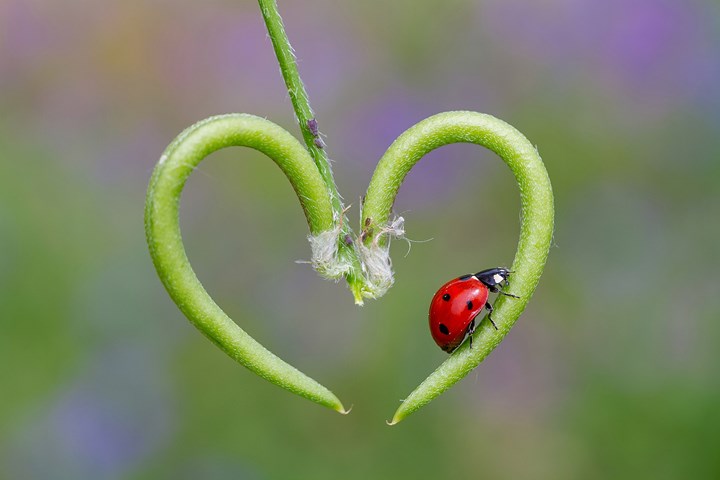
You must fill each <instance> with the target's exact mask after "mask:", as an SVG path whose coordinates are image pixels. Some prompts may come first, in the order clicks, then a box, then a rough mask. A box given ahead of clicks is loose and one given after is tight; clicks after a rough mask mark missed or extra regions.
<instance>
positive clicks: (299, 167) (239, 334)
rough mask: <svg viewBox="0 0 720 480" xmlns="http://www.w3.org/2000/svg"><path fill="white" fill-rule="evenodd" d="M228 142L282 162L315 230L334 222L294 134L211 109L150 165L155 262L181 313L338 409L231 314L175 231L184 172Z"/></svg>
mask: <svg viewBox="0 0 720 480" xmlns="http://www.w3.org/2000/svg"><path fill="white" fill-rule="evenodd" d="M230 146H243V147H250V148H253V149H255V150H258V151H260V152H262V153H264V154H265V155H267V156H268V157H270V158H271V159H272V160H273V161H274V162H275V163H276V164H277V165H278V166H279V167H280V169H281V170H282V171H283V173H284V174H285V175H286V176H287V178H288V180H290V183H291V184H292V186H293V188H294V189H295V193H296V194H297V196H298V199H299V200H300V204H301V205H302V208H303V210H304V212H305V217H306V218H307V222H308V225H309V226H310V232H311V233H312V234H313V235H317V234H320V233H322V232H325V231H328V230H330V229H332V228H333V225H334V219H333V210H332V206H331V204H330V199H329V197H328V194H327V188H326V185H325V182H324V181H323V178H322V177H321V176H320V173H319V172H318V170H317V168H316V166H315V164H314V163H313V160H312V158H310V155H309V154H308V152H307V151H306V150H305V148H303V146H302V145H301V144H300V143H299V142H298V141H297V140H296V139H295V137H293V136H292V135H291V134H290V133H288V132H287V131H286V130H284V129H283V128H281V127H279V126H278V125H276V124H274V123H272V122H270V121H268V120H265V119H262V118H260V117H256V116H253V115H245V114H231V115H221V116H217V117H212V118H208V119H206V120H203V121H201V122H198V123H196V124H195V125H193V126H192V127H190V128H188V129H187V130H185V131H184V132H183V133H181V134H180V135H179V136H178V137H177V138H176V139H175V140H174V141H173V142H172V143H171V144H170V146H168V148H167V150H165V153H164V154H163V156H162V157H161V158H160V161H159V162H158V164H157V167H155V171H154V172H153V176H152V179H151V180H150V186H149V188H148V193H147V201H146V204H145V233H146V236H147V242H148V245H149V247H150V254H151V256H152V259H153V262H154V264H155V268H156V269H157V272H158V275H159V276H160V279H161V280H162V282H163V284H164V285H165V288H166V289H167V291H168V293H169V294H170V296H171V297H172V299H173V301H174V302H175V303H176V304H177V305H178V306H179V307H180V309H181V310H182V312H183V313H184V314H185V316H186V317H187V318H188V319H189V320H190V321H191V322H192V323H193V324H194V325H195V326H196V327H197V328H198V330H200V331H201V332H202V333H203V334H205V336H207V337H208V338H209V339H210V340H212V341H213V342H214V343H215V344H216V345H217V346H218V347H220V348H221V349H222V350H223V351H224V352H225V353H227V354H228V355H229V356H230V357H232V358H233V359H235V360H236V361H237V362H238V363H240V364H242V365H244V366H245V367H247V368H248V369H250V370H251V371H253V372H255V373H256V374H258V375H260V376H261V377H263V378H265V379H267V380H269V381H270V382H272V383H274V384H276V385H278V386H280V387H283V388H285V389H287V390H290V391H291V392H293V393H296V394H298V395H301V396H303V397H305V398H307V399H309V400H312V401H314V402H317V403H319V404H321V405H325V406H326V407H330V408H332V409H335V410H337V411H338V412H341V413H344V412H345V409H344V407H343V405H342V403H340V400H338V398H337V397H336V396H335V395H333V393H332V392H331V391H330V390H328V389H327V388H325V387H324V386H322V385H320V384H319V383H318V382H316V381H315V380H313V379H312V378H310V377H307V376H306V375H304V374H303V373H302V372H300V371H299V370H297V369H296V368H294V367H292V366H291V365H288V364H287V363H285V362H284V361H282V360H281V359H280V358H278V357H277V356H275V355H274V354H272V353H271V352H269V351H268V350H267V349H265V348H264V347H263V346H262V345H260V344H259V343H258V342H257V341H255V340H254V339H253V338H252V337H251V336H250V335H248V334H247V333H245V331H244V330H243V329H241V328H240V327H239V326H238V325H237V324H236V323H235V322H233V321H232V320H231V319H230V318H229V317H228V316H227V315H226V314H225V312H223V311H222V309H221V308H220V307H219V306H218V305H217V304H216V303H215V302H214V301H213V300H212V298H211V297H210V295H209V294H208V293H207V292H206V291H205V289H204V288H203V286H202V284H201V283H200V280H198V278H197V276H196V275H195V272H194V271H193V269H192V267H191V266H190V262H189V261H188V258H187V255H186V254H185V248H184V246H183V242H182V238H181V235H180V225H179V218H178V209H179V205H180V195H181V193H182V190H183V187H184V186H185V182H186V180H187V178H188V177H189V176H190V174H191V173H192V171H193V170H194V169H195V168H196V167H197V166H198V164H199V163H200V162H201V161H202V160H203V159H204V158H205V157H207V156H208V155H210V154H211V153H213V152H215V151H217V150H220V149H221V148H225V147H230Z"/></svg>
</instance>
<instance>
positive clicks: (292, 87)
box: [258, 0, 365, 305]
mask: <svg viewBox="0 0 720 480" xmlns="http://www.w3.org/2000/svg"><path fill="white" fill-rule="evenodd" d="M258 3H259V5H260V10H261V12H262V16H263V19H264V20H265V25H266V27H267V30H268V35H269V36H270V40H271V41H272V45H273V49H274V50H275V55H276V56H277V59H278V63H279V64H280V71H281V72H282V76H283V79H284V80H285V86H286V87H287V90H288V94H289V95H290V101H291V102H292V106H293V109H294V110H295V116H296V117H297V121H298V124H299V126H300V131H301V132H302V136H303V139H304V140H305V145H306V146H307V149H308V151H309V152H310V156H311V157H312V159H313V161H314V162H315V165H316V166H317V169H318V171H319V172H320V176H321V177H322V178H323V180H324V181H325V185H326V186H327V190H328V194H329V195H330V201H331V204H332V208H333V214H334V217H335V221H336V226H337V227H339V233H338V256H339V257H340V258H342V259H345V260H349V261H350V262H351V264H352V269H351V271H350V272H349V273H347V274H346V275H345V278H346V280H347V282H348V285H349V286H350V290H351V291H352V293H353V296H354V297H355V303H356V304H358V305H362V303H363V300H362V297H363V292H364V291H365V287H364V285H365V282H364V280H363V278H362V276H361V274H360V272H361V267H360V262H359V260H358V258H357V255H356V254H355V251H354V249H353V247H352V245H348V244H347V243H346V242H345V241H344V239H346V238H350V239H354V238H355V235H354V234H353V231H352V229H351V228H350V225H349V224H348V222H347V220H346V219H345V211H344V206H343V202H342V198H341V197H340V194H339V193H338V190H337V186H336V185H335V179H334V178H333V173H332V169H331V168H330V162H329V160H328V157H327V153H326V152H325V150H324V148H321V147H319V146H318V145H317V144H316V143H315V142H316V140H319V137H318V136H317V135H316V133H317V132H313V131H312V130H311V128H310V124H309V123H308V122H310V120H314V119H315V114H314V113H313V110H312V108H311V107H310V100H309V99H308V95H307V92H306V91H305V85H304V84H303V82H302V79H301V78H300V72H299V71H298V67H297V62H296V61H295V54H294V53H293V49H292V46H291V45H290V40H289V39H288V37H287V33H285V26H284V25H283V22H282V18H281V17H280V13H279V12H278V8H277V2H276V1H275V0H258Z"/></svg>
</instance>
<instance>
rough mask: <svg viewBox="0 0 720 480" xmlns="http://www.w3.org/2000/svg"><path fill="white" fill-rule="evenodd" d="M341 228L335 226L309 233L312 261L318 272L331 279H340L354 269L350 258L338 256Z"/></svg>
mask: <svg viewBox="0 0 720 480" xmlns="http://www.w3.org/2000/svg"><path fill="white" fill-rule="evenodd" d="M339 233H340V228H339V227H338V228H333V229H332V230H327V231H325V232H321V233H319V234H317V235H309V236H308V241H309V242H310V249H311V250H312V258H311V260H310V263H311V264H312V266H313V268H314V269H315V271H316V272H318V273H319V274H320V275H321V276H323V277H325V278H328V279H330V280H336V281H337V280H340V279H341V278H343V276H344V275H345V274H346V273H348V272H349V271H350V270H351V269H352V264H351V263H350V261H349V260H345V259H341V258H339V257H338V235H339Z"/></svg>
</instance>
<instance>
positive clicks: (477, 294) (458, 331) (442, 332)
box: [429, 276, 488, 353]
mask: <svg viewBox="0 0 720 480" xmlns="http://www.w3.org/2000/svg"><path fill="white" fill-rule="evenodd" d="M487 298H488V289H487V287H486V286H485V285H483V283H482V282H480V281H478V279H477V278H475V277H473V276H470V277H467V276H466V277H461V278H459V279H455V280H451V281H450V282H448V283H446V284H445V285H443V286H442V287H440V289H439V290H438V291H437V293H436V294H435V296H434V297H433V299H432V302H431V303H430V312H429V321H430V333H431V335H432V337H433V339H434V340H435V343H437V344H438V345H439V346H440V348H442V349H443V350H445V351H446V352H448V353H449V352H452V351H453V350H454V349H455V348H457V346H458V345H460V344H461V343H462V342H463V340H464V339H465V337H466V334H467V331H468V327H469V326H470V323H472V321H473V320H474V319H475V317H476V316H477V315H478V314H479V313H480V312H481V311H482V309H483V308H484V307H485V302H487Z"/></svg>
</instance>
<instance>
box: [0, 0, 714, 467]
mask: <svg viewBox="0 0 720 480" xmlns="http://www.w3.org/2000/svg"><path fill="white" fill-rule="evenodd" d="M280 9H281V13H282V14H283V16H284V18H285V21H286V27H287V31H288V34H289V36H290V39H291V41H292V42H293V46H294V47H295V50H296V52H297V55H298V59H299V66H300V72H301V74H302V76H303V79H304V82H305V84H306V86H307V88H308V91H309V94H310V97H311V100H312V103H313V107H314V109H315V110H316V113H317V117H318V119H319V122H320V129H321V131H322V132H323V133H324V134H325V135H326V137H325V140H326V142H327V144H328V151H329V154H330V156H331V157H332V158H333V160H334V161H335V163H334V170H335V175H336V179H337V183H338V186H339V188H340V191H341V193H342V194H343V195H344V196H345V198H346V201H347V202H348V203H354V204H355V207H357V200H356V199H358V198H359V197H360V196H361V195H362V194H363V193H364V190H365V188H366V187H367V183H368V181H369V179H370V176H371V174H372V171H373V169H374V166H375V164H376V162H377V160H378V158H379V157H380V156H381V155H382V153H383V152H384V151H385V149H386V148H387V147H388V146H389V145H390V143H391V142H392V140H393V139H394V138H395V137H396V136H397V135H399V134H400V133H402V132H403V131H404V130H405V129H407V128H409V127H410V126H412V125H413V124H414V123H416V122H418V121H420V120H422V119H423V118H425V117H426V116H429V115H432V114H434V113H437V112H441V111H447V110H458V109H463V110H477V111H481V112H485V113H490V114H493V115H496V116H498V117H500V118H502V119H504V120H506V121H508V122H510V123H511V124H513V125H514V126H515V127H517V128H518V129H520V130H521V131H522V132H523V133H525V134H526V135H527V136H528V138H529V139H530V140H531V141H532V142H533V143H535V144H537V146H538V149H539V151H540V153H541V154H542V156H543V159H544V161H545V162H546V166H547V168H548V171H549V173H550V177H551V179H552V181H553V186H554V189H555V195H556V208H557V212H556V234H555V247H554V248H553V249H552V252H551V256H550V259H549V263H548V267H547V269H546V274H545V275H544V277H543V279H542V281H541V283H540V287H539V289H538V291H537V293H536V296H535V297H534V298H533V300H532V302H531V303H530V305H529V308H528V310H527V311H526V313H525V314H524V315H523V317H522V319H521V320H520V321H519V323H518V324H517V325H516V327H515V328H514V329H513V331H512V332H511V334H510V335H509V336H508V338H507V339H506V340H505V341H504V342H503V344H502V345H501V346H500V347H499V348H498V349H497V350H496V351H495V352H494V353H493V354H492V355H491V356H490V357H489V358H488V360H486V362H485V363H483V364H482V365H481V366H480V367H479V368H478V369H477V370H476V371H474V372H472V373H471V374H470V375H469V376H468V377H467V379H465V380H464V381H463V382H461V383H460V384H459V385H458V386H457V387H456V388H454V389H452V390H451V391H449V392H448V393H446V394H444V395H443V396H442V397H440V398H438V399H437V400H436V401H434V402H433V403H432V404H430V405H428V406H427V407H425V408H424V409H423V410H422V411H420V412H418V413H417V414H416V415H414V416H413V417H411V418H409V419H408V420H407V421H406V422H404V423H402V424H400V425H398V426H397V427H394V428H392V429H389V428H388V427H386V426H385V425H384V422H383V420H384V419H385V418H388V417H389V416H390V415H391V414H392V412H393V411H394V409H395V408H396V406H397V405H398V402H397V401H398V399H400V398H403V397H404V396H405V395H407V393H408V392H409V391H410V390H411V389H412V388H413V387H414V386H415V385H417V384H418V383H419V382H420V381H421V380H422V379H423V378H424V377H425V376H426V375H427V374H428V373H429V372H430V371H432V370H433V369H434V368H435V366H436V365H438V364H439V363H440V362H441V361H442V360H443V359H444V358H445V354H444V353H443V352H441V351H440V350H439V349H438V348H437V347H436V346H435V345H434V343H433V342H432V340H431V338H430V336H429V334H428V332H427V325H426V322H427V321H426V318H427V306H428V302H429V299H430V298H431V296H432V294H433V293H434V291H435V289H436V288H437V286H439V285H440V284H442V283H444V282H445V281H446V280H447V279H449V278H452V277H453V276H456V275H459V274H462V273H466V272H467V271H476V270H478V269H482V268H486V267H490V266H495V265H501V264H509V263H510V262H511V260H512V255H513V252H514V248H515V245H516V242H517V234H518V227H519V221H518V215H519V214H518V207H519V199H518V195H517V193H516V192H517V188H516V186H515V184H514V182H513V180H512V177H511V175H510V174H509V172H508V171H507V170H506V169H505V167H504V166H503V164H502V162H499V161H498V159H497V158H495V157H494V156H493V155H492V154H490V153H489V152H486V151H483V150H481V149H478V148H477V147H473V146H469V145H453V146H448V147H443V148H442V149H440V150H438V151H435V152H433V153H432V154H430V155H428V158H427V159H424V160H423V161H422V162H420V164H418V166H417V167H416V168H414V169H413V171H412V172H411V174H410V175H409V176H408V179H407V180H406V182H405V184H404V186H403V188H402V190H401V192H400V196H399V197H398V201H397V203H396V209H397V211H398V212H399V213H400V212H401V213H402V214H403V216H404V217H405V218H406V221H407V223H406V227H407V231H408V236H409V238H411V239H414V240H425V239H429V238H433V240H432V241H431V242H427V243H417V244H415V245H413V247H412V251H411V253H410V254H409V255H407V256H405V253H406V251H407V246H406V245H405V244H403V243H402V242H398V244H397V245H395V246H394V247H393V254H394V263H395V266H396V270H397V277H396V278H397V284H396V286H395V287H394V288H393V289H392V290H391V291H390V293H389V294H388V295H387V296H386V297H385V298H383V299H381V300H379V301H374V302H370V303H369V304H368V305H366V306H365V307H363V308H362V309H358V308H357V307H354V306H353V305H352V300H351V297H350V295H349V293H348V292H347V291H346V289H345V288H344V286H342V285H335V284H333V283H331V282H324V281H322V280H320V279H319V278H318V277H317V276H315V274H314V273H313V272H312V271H311V270H310V269H309V268H308V267H307V265H298V264H296V263H294V260H297V259H304V258H307V257H308V255H309V249H308V246H307V242H306V241H305V236H306V234H307V227H306V225H305V224H304V220H303V218H302V215H301V211H300V209H299V207H298V206H296V205H297V204H296V203H295V202H296V200H295V199H294V196H293V192H292V189H290V188H288V185H287V184H286V182H285V180H284V178H283V176H282V174H281V173H280V172H279V171H278V170H277V169H276V168H275V166H274V165H272V162H268V161H266V160H265V159H263V158H262V157H261V156H260V155H259V154H257V153H253V152H250V151H244V150H237V149H232V150H230V151H225V152H218V153H215V154H213V155H212V156H211V157H210V158H209V159H208V160H207V161H205V162H204V163H203V164H202V166H201V167H200V168H199V169H198V171H197V172H196V173H195V175H193V176H192V177H191V179H190V181H189V183H188V186H187V188H186V192H185V194H184V198H183V208H182V212H181V222H182V224H183V234H184V238H185V242H186V247H187V250H188V254H189V256H190V258H191V260H192V261H193V265H194V267H195V269H196V271H197V273H198V275H199V277H200V278H201V279H202V280H203V282H204V283H205V285H206V287H207V288H208V290H209V291H210V292H211V293H212V294H213V295H214V297H215V298H216V299H217V301H218V303H220V305H222V306H223V308H224V309H226V311H227V312H228V313H229V314H230V316H231V317H232V318H233V319H235V320H236V321H237V322H238V323H239V324H241V325H242V326H243V328H245V329H247V330H248V331H249V332H250V333H251V334H252V335H254V336H255V337H256V338H257V339H258V340H259V341H261V342H262V343H263V344H265V345H267V346H268V347H269V348H270V349H271V350H273V351H274V352H276V353H277V354H279V355H280V356H281V357H283V358H285V359H287V360H288V361H290V362H291V363H293V364H295V365H296V366H298V367H299V368H300V369H302V370H303V371H306V372H308V373H309V374H310V375H311V376H313V377H315V378H317V379H318V380H320V381H321V382H323V383H324V384H326V385H328V386H330V387H331V388H332V389H333V391H335V392H336V393H338V395H339V396H340V397H341V398H342V399H343V400H344V401H345V402H346V403H347V404H353V403H354V404H355V408H354V410H353V412H352V414H351V415H348V416H346V417H340V416H337V415H334V414H332V413H330V412H328V411H325V410H323V409H321V408H318V407H317V406H315V405H313V404H311V403H310V402H307V401H304V400H301V399H299V398H296V397H294V396H292V395H289V394H287V393H285V392H283V391H282V390H280V389H278V388H277V387H275V386H272V385H270V384H267V383H266V382H264V381H263V380H261V379H259V378H257V377H255V376H254V375H252V374H251V373H249V372H247V371H246V370H244V369H242V368H241V367H239V366H238V365H236V364H234V363H233V362H232V361H231V360H230V359H229V358H226V357H225V356H224V355H223V354H222V353H221V352H220V351H218V350H217V349H216V348H214V347H213V346H212V345H211V344H210V343H209V342H207V341H206V340H205V339H204V338H203V337H202V336H201V335H199V334H198V333H197V332H196V331H195V330H194V329H193V328H192V326H190V325H189V323H188V322H187V321H186V320H185V319H184V318H183V317H182V315H181V314H180V312H179V311H178V310H177V308H176V307H175V306H174V305H173V304H172V303H171V301H170V300H169V298H168V297H167V295H166V293H165V292H164V290H163V289H162V286H161V284H160V282H159V280H158V279H157V277H156V275H155V272H154V270H153V267H152V264H151V262H150V258H149V256H148V254H147V249H146V246H145V243H144V234H143V223H142V214H143V202H144V194H145V188H146V186H147V182H148V180H149V176H150V173H151V171H152V169H153V166H154V164H155V162H156V161H157V159H158V158H159V156H160V154H161V153H162V151H163V149H164V148H165V146H166V145H167V144H168V143H169V142H170V141H171V140H172V139H173V138H174V136H175V135H177V134H178V133H179V132H180V131H182V130H183V129H184V128H185V127H187V126H189V125H190V124H192V123H194V122H195V121H197V120H200V119H202V118H204V117H207V116H210V115H214V114H219V113H228V112H247V113H254V114H257V115H260V116H264V117H267V118H269V119H271V120H273V121H274V122H277V123H279V124H280V125H283V126H284V127H286V128H288V129H289V130H290V131H291V132H293V133H295V134H297V126H296V125H294V124H293V114H292V109H291V106H290V102H289V100H288V96H287V93H286V92H285V90H284V85H283V82H282V78H281V76H280V73H279V71H278V67H277V63H276V60H275V58H274V55H273V52H272V48H271V45H270V41H269V39H268V38H267V36H266V32H265V29H264V26H263V23H262V19H261V17H260V14H259V10H258V6H257V5H256V4H255V3H254V2H238V1H233V2H231V1H223V0H215V1H209V2H194V3H193V2H177V1H176V2H169V1H166V0H158V1H154V2H133V1H130V2H112V1H110V2H90V1H88V0H70V1H66V2H50V1H48V0H29V1H19V0H4V1H2V2H0V112H2V115H0V159H1V160H0V379H1V380H2V385H3V387H2V394H0V478H9V479H36V478H37V479H46V478H47V479H79V478H83V479H84V478H88V479H105V478H108V479H116V478H118V479H119V478H137V479H144V478H148V479H150V478H153V479H155V478H173V479H184V478H187V479H191V478H192V479H196V478H203V479H210V478H218V479H220V478H243V479H245V478H248V479H266V478H268V479H269V478H313V479H324V478H328V479H330V478H333V479H334V478H338V477H339V478H345V479H354V478H358V479H361V478H362V479H365V478H405V477H408V478H409V477H417V478H429V477H431V476H433V477H439V478H444V477H447V476H448V475H452V476H453V477H458V478H469V477H473V478H477V477H482V476H487V477H489V478H492V477H495V478H528V479H544V478H547V479H565V478H567V479H576V478H586V479H593V478H598V479H606V478H657V479H670V478H693V479H695V478H697V479H700V478H719V477H720V460H718V457H717V454H716V450H717V447H716V443H717V442H716V437H717V432H718V431H720V414H719V413H718V412H717V408H716V406H717V405H718V403H719V402H720V382H719V381H718V379H720V354H718V348H717V345H718V342H719V341H720V324H719V323H718V322H717V320H718V318H720V296H718V292H719V291H720V274H719V273H718V269H719V267H720V254H719V253H718V245H719V244H720V223H719V222H718V218H720V162H719V160H720V136H718V131H719V129H720V100H719V97H718V95H717V92H718V90H719V89H720V6H719V5H718V4H717V2H714V1H712V0H704V1H701V0H694V1H687V2H679V1H669V0H668V1H665V0H657V1H651V0H630V1H619V0H609V1H605V2H592V1H590V0H575V1H570V0H548V1H544V2H532V1H529V0H502V1H501V0H488V1H478V2H469V1H463V0H450V1H448V2H431V1H418V0H415V1H410V0H397V1H395V2H390V3H387V2H379V1H365V2H330V1H320V0H311V1H307V2H281V4H280ZM488 198H495V199H498V200H497V202H488V201H487V200H486V199H488ZM350 215H351V218H352V219H353V221H357V208H355V209H354V210H352V211H351V214H350Z"/></svg>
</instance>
